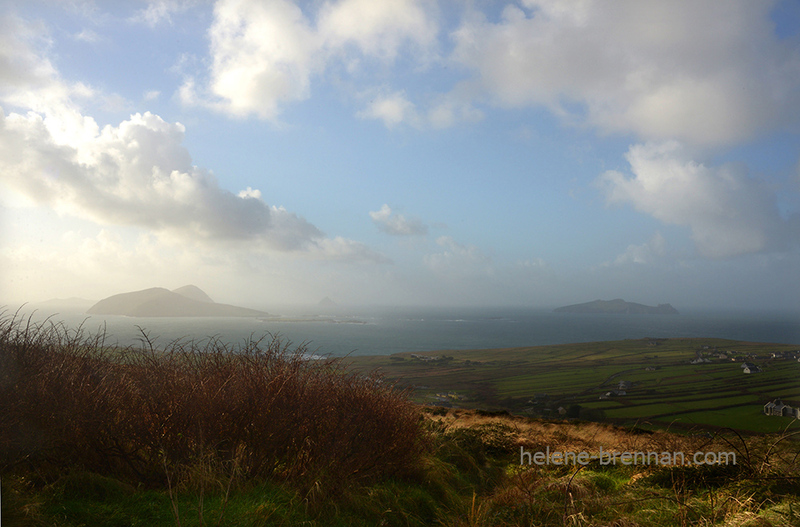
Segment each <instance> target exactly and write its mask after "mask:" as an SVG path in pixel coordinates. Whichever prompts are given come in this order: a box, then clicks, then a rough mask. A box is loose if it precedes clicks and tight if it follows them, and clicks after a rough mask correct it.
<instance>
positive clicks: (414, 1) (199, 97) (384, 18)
mask: <svg viewBox="0 0 800 527" xmlns="http://www.w3.org/2000/svg"><path fill="white" fill-rule="evenodd" d="M427 8H429V6H428V5H427V4H425V3H424V2H421V1H419V0H387V1H381V2H373V1H371V0H340V1H338V2H326V3H324V4H322V5H321V7H320V8H319V9H318V11H317V12H316V25H315V24H314V22H315V21H314V20H313V19H312V17H311V14H308V15H307V14H306V13H305V12H304V11H303V10H302V9H301V8H300V7H299V6H298V5H296V4H295V3H294V2H291V1H289V0H274V1H272V2H261V1H257V0H220V1H219V2H217V4H216V6H215V8H214V22H213V24H212V26H211V28H210V30H209V37H210V40H211V46H210V53H211V58H212V65H211V68H210V71H209V79H208V82H207V83H204V82H202V81H198V79H197V78H196V76H187V78H186V80H185V82H184V84H183V86H182V87H181V88H180V89H179V92H178V93H179V97H180V98H181V100H182V101H183V102H184V103H185V104H188V105H192V104H194V105H204V106H207V107H210V108H213V109H215V110H217V111H220V112H224V113H228V114H230V115H233V116H236V117H246V116H250V115H256V116H257V117H259V118H262V119H268V120H276V119H277V117H278V115H279V114H280V111H281V109H282V107H283V106H284V105H286V104H289V103H293V102H298V101H302V100H305V99H307V98H308V97H309V96H310V93H311V83H312V79H313V78H314V77H315V76H316V75H320V74H322V73H323V72H324V71H325V70H326V68H327V66H328V64H329V63H330V62H331V61H334V60H341V61H342V62H344V63H349V64H351V65H352V64H356V63H357V62H358V57H361V56H365V57H370V58H374V59H377V60H380V61H392V60H394V59H395V57H396V56H397V54H398V52H399V50H400V49H401V48H402V47H403V46H405V45H407V44H408V45H411V46H414V48H415V49H417V50H423V52H419V53H418V56H419V57H422V56H424V55H427V54H428V52H427V51H424V50H428V49H429V48H432V47H433V46H434V44H435V36H436V31H437V27H436V24H435V23H434V22H433V19H432V17H431V16H430V15H429V14H428V13H427V11H426V9H427ZM390 106H391V104H389V105H385V107H383V108H376V107H372V108H371V109H370V110H368V111H369V112H373V113H375V114H376V116H377V118H381V119H384V120H385V121H386V122H392V119H396V118H398V117H399V118H404V117H407V115H408V114H404V113H402V112H403V111H404V109H399V111H400V112H401V113H400V114H397V111H398V108H397V107H396V106H395V107H394V108H392V107H390ZM406 109H407V107H406Z"/></svg>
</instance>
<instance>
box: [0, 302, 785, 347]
mask: <svg viewBox="0 0 800 527" xmlns="http://www.w3.org/2000/svg"><path fill="white" fill-rule="evenodd" d="M269 312H270V313H276V314H274V315H271V316H269V317H264V318H224V317H220V318H217V317H211V318H207V317H202V318H200V317H198V318H193V317H187V318H183V317H181V318H133V317H124V316H98V315H91V316H89V315H85V314H82V313H77V312H75V313H69V312H64V313H63V314H59V313H56V314H48V313H46V312H45V311H36V312H35V313H34V314H33V319H32V320H34V321H38V322H40V323H41V322H42V321H43V320H44V319H45V318H46V316H47V317H49V322H47V323H48V324H49V323H51V322H57V323H61V324H64V326H65V327H66V328H69V330H70V331H76V330H77V328H82V329H83V331H84V332H86V333H87V334H95V333H98V332H105V341H106V343H107V344H114V345H120V346H135V347H136V346H142V345H143V342H144V340H145V339H144V335H147V339H149V340H150V341H151V342H153V343H154V344H155V346H156V347H164V346H166V345H168V344H169V343H170V342H173V341H175V340H183V341H187V342H188V341H191V340H193V341H195V342H198V343H201V344H202V343H203V342H205V341H207V340H208V339H211V338H214V339H218V340H219V341H220V342H223V343H225V344H227V345H229V346H232V347H233V348H235V347H236V346H238V345H241V344H243V343H245V342H246V341H247V340H248V339H253V338H255V339H258V338H261V337H266V338H268V339H269V338H273V337H277V338H279V339H281V340H282V341H283V342H284V343H286V344H287V345H288V346H289V347H290V348H296V347H299V346H305V348H306V351H307V352H308V353H311V354H314V355H319V356H332V357H340V356H357V355H390V354H392V353H398V352H425V351H453V350H464V349H493V348H510V347H521V346H539V345H549V344H567V343H578V342H593V341H602V340H624V339H641V338H678V337H706V338H723V339H732V340H745V341H753V342H775V343H783V344H797V345H798V348H800V314H798V313H767V312H763V311H759V312H746V311H686V312H681V313H680V314H678V315H609V314H574V313H573V314H570V313H554V312H553V311H552V310H550V309H541V308H527V307H513V308H512V307H505V308H503V307H493V308H477V307H470V308H466V307H461V308H420V307H384V306H381V307H376V306H365V307H352V308H351V307H348V308H343V307H337V308H334V309H328V310H325V309H313V308H312V309H300V308H292V307H286V308H280V309H278V310H273V309H270V310H269ZM6 315H8V311H7V312H6Z"/></svg>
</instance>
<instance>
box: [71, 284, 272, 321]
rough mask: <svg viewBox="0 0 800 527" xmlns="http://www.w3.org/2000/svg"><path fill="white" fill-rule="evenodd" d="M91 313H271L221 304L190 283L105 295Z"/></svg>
mask: <svg viewBox="0 0 800 527" xmlns="http://www.w3.org/2000/svg"><path fill="white" fill-rule="evenodd" d="M86 313H87V314H89V315H124V316H129V317H260V316H266V315H268V313H266V312H264V311H257V310H255V309H248V308H244V307H237V306H231V305H228V304H218V303H216V302H214V301H213V300H211V298H210V297H209V296H208V295H207V294H206V293H205V292H203V291H202V290H201V289H200V288H199V287H196V286H193V285H187V286H184V287H181V288H179V289H175V290H174V291H170V290H168V289H164V288H163V287H151V288H150V289H144V290H142V291H133V292H130V293H120V294H117V295H113V296H110V297H108V298H104V299H103V300H101V301H99V302H97V303H96V304H95V305H93V306H92V307H90V308H89V309H88V310H87V311H86Z"/></svg>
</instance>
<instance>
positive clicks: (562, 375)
mask: <svg viewBox="0 0 800 527" xmlns="http://www.w3.org/2000/svg"><path fill="white" fill-rule="evenodd" d="M798 349H800V346H797V345H786V344H769V343H755V342H738V341H731V340H722V339H640V340H624V341H616V342H592V343H581V344H565V345H553V346H536V347H526V348H509V349H491V350H469V351H446V352H430V353H419V354H412V353H399V354H395V355H391V356H372V357H354V358H353V359H352V361H353V364H354V365H356V366H357V367H360V368H363V369H365V370H372V369H375V368H379V369H380V370H381V371H382V372H383V374H384V375H385V376H386V378H387V379H389V380H395V381H399V382H401V383H403V384H404V385H407V386H408V387H411V388H413V389H414V395H413V396H414V399H415V400H416V401H417V402H419V403H423V404H438V405H449V406H457V407H464V408H484V409H486V408H489V409H491V408H496V409H506V410H510V411H512V412H514V413H521V414H523V415H530V416H541V417H559V416H560V417H582V418H584V419H593V420H611V421H614V422H617V423H620V424H624V423H629V424H633V423H637V422H638V423H639V424H640V425H644V424H646V423H649V424H651V425H653V426H660V427H667V426H670V427H672V428H682V429H692V428H697V427H699V426H711V427H713V426H717V427H731V428H735V429H738V430H742V431H752V432H778V431H781V430H783V429H784V428H785V427H786V426H797V424H796V423H795V424H794V425H792V424H791V419H789V418H781V417H767V416H765V415H763V411H762V410H763V406H764V404H766V403H767V402H769V401H771V400H773V399H775V398H777V397H781V398H783V399H784V400H786V401H789V402H796V403H797V404H800V382H798V379H799V378H800V362H797V360H796V359H794V358H793V357H794V356H795V355H800V352H797V353H796V352H795V350H798ZM782 352H789V353H787V354H786V356H785V357H781V358H772V356H771V355H772V354H773V353H775V354H779V353H782ZM693 361H694V362H695V363H694V364H692V362H693ZM745 361H749V362H753V363H756V364H758V365H759V366H760V367H761V369H762V370H763V371H762V372H761V373H757V374H751V375H747V374H744V373H743V370H742V368H741V366H742V364H743V363H744V362H745ZM620 381H627V382H626V384H625V385H624V388H620ZM622 391H624V392H625V393H624V395H621V392H622ZM609 392H611V395H609V396H606V394H608V393H609ZM618 394H619V395H618ZM559 408H561V409H562V410H561V412H559ZM645 421H646V423H645Z"/></svg>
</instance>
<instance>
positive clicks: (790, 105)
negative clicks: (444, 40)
mask: <svg viewBox="0 0 800 527" xmlns="http://www.w3.org/2000/svg"><path fill="white" fill-rule="evenodd" d="M524 5H525V7H526V9H525V10H523V9H521V8H519V7H516V6H514V5H509V6H507V7H506V8H505V10H504V11H503V15H502V19H501V20H500V21H499V22H496V23H494V22H490V21H488V20H487V19H486V18H485V17H484V16H483V15H482V14H481V13H477V12H472V13H471V14H470V16H468V17H466V19H465V22H464V23H463V24H462V26H461V27H460V28H458V30H456V31H455V32H454V33H453V38H454V40H455V42H456V48H455V51H454V54H453V58H454V59H455V60H456V61H458V62H460V63H461V64H463V65H465V66H467V67H469V68H470V69H472V70H473V71H474V72H475V73H476V74H477V79H476V80H475V82H476V83H477V84H478V85H479V86H480V87H481V88H482V90H483V91H484V92H485V93H486V94H488V96H489V97H490V98H491V100H493V102H494V103H495V104H498V105H501V106H506V107H512V108H513V107H522V106H528V105H544V106H547V107H549V108H550V109H551V110H552V111H554V112H555V113H556V114H558V115H561V116H562V117H563V118H565V119H566V120H567V121H569V122H578V123H586V124H589V125H592V126H595V127H597V128H599V129H601V130H602V131H606V132H622V133H628V132H633V133H635V134H638V135H639V136H641V137H643V138H646V139H671V138H677V139H681V140H683V141H686V142H689V143H693V144H700V145H719V144H730V143H735V142H738V141H742V140H744V139H747V138H750V137H752V136H755V135H756V134H758V133H759V132H761V131H764V130H770V129H774V128H777V127H780V126H782V125H784V124H787V123H792V122H797V119H798V117H800V115H799V111H798V108H800V53H798V49H799V48H798V44H797V41H796V40H787V41H778V40H777V38H776V37H775V35H774V34H773V24H772V22H771V20H770V18H769V14H770V10H771V8H772V3H770V2H749V1H747V0H737V1H733V0H732V1H730V2H663V1H660V0H651V1H643V0H630V1H623V2H614V3H608V2H601V1H592V0H582V1H581V2H571V3H569V4H568V5H565V4H564V3H563V2H554V1H552V0H547V1H541V0H526V1H525V2H524Z"/></svg>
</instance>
